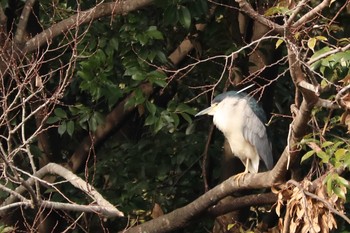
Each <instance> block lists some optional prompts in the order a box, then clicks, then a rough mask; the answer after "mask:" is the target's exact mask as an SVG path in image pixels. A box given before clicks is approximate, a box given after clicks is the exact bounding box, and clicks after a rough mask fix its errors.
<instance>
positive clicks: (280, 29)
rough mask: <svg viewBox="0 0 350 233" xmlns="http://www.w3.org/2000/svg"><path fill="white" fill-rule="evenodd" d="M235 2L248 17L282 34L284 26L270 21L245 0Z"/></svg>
mask: <svg viewBox="0 0 350 233" xmlns="http://www.w3.org/2000/svg"><path fill="white" fill-rule="evenodd" d="M236 2H237V3H238V4H239V7H240V8H241V10H242V11H243V12H245V13H246V14H247V15H248V16H249V17H250V18H252V19H254V20H256V21H258V22H259V23H261V24H263V25H265V26H267V27H268V28H270V29H272V30H274V31H276V32H277V33H279V34H280V35H282V34H283V30H284V28H283V27H282V26H281V25H278V24H277V23H274V22H272V21H271V20H269V19H267V18H265V17H264V16H263V15H261V14H259V13H258V12H256V11H255V10H254V9H253V7H252V6H251V5H250V4H249V3H248V2H247V1H246V0H236Z"/></svg>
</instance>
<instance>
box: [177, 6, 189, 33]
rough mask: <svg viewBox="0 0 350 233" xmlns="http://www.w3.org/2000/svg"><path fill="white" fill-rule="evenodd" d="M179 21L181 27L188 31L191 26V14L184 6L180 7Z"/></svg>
mask: <svg viewBox="0 0 350 233" xmlns="http://www.w3.org/2000/svg"><path fill="white" fill-rule="evenodd" d="M179 21H180V23H181V24H182V26H183V27H184V28H186V29H189V28H190V26H191V13H190V11H189V10H188V9H187V7H185V6H181V7H180V9H179Z"/></svg>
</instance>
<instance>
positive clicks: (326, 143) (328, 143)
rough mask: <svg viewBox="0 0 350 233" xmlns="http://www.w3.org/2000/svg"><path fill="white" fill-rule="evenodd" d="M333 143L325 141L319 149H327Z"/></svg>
mask: <svg viewBox="0 0 350 233" xmlns="http://www.w3.org/2000/svg"><path fill="white" fill-rule="evenodd" d="M333 144H334V143H333V142H331V141H325V142H324V143H322V145H321V148H325V147H329V146H331V145H333Z"/></svg>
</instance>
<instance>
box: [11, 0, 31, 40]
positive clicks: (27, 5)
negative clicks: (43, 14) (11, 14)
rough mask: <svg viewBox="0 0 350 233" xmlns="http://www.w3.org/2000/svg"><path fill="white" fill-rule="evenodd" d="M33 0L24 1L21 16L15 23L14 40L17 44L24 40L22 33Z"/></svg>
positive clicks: (24, 29) (23, 32)
mask: <svg viewBox="0 0 350 233" xmlns="http://www.w3.org/2000/svg"><path fill="white" fill-rule="evenodd" d="M35 1H36V0H27V1H26V3H25V4H24V8H23V10H22V14H21V17H20V18H19V22H18V24H17V30H16V35H15V42H16V43H18V44H21V43H22V42H23V40H24V35H25V31H26V27H27V24H28V19H29V15H30V13H31V12H32V9H33V5H34V3H35Z"/></svg>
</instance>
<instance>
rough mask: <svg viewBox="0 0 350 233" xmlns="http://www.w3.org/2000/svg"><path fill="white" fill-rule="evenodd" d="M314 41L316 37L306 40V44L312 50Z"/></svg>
mask: <svg viewBox="0 0 350 233" xmlns="http://www.w3.org/2000/svg"><path fill="white" fill-rule="evenodd" d="M316 41H317V39H316V38H314V37H313V38H310V39H309V40H308V41H307V46H308V47H309V48H310V49H311V50H312V51H314V49H315V45H316Z"/></svg>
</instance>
